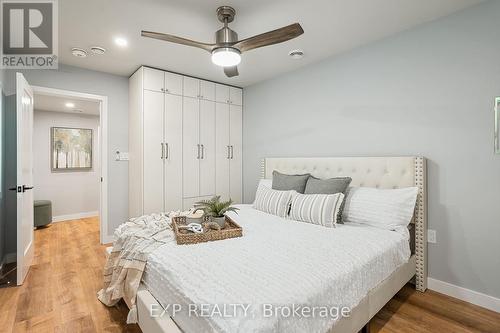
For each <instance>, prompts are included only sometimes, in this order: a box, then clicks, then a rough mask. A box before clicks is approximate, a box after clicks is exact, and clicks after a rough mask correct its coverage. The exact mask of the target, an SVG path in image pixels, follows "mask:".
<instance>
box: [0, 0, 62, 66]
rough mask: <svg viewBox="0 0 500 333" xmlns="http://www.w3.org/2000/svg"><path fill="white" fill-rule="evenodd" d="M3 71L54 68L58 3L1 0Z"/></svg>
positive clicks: (48, 0) (47, 0)
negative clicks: (5, 69)
mask: <svg viewBox="0 0 500 333" xmlns="http://www.w3.org/2000/svg"><path fill="white" fill-rule="evenodd" d="M1 11H2V13H1V17H2V25H1V27H2V34H1V36H2V43H1V44H2V55H1V56H2V58H1V67H2V68H16V69H30V68H36V69H43V68H48V69H55V68H57V0H38V1H36V0H31V1H19V0H1Z"/></svg>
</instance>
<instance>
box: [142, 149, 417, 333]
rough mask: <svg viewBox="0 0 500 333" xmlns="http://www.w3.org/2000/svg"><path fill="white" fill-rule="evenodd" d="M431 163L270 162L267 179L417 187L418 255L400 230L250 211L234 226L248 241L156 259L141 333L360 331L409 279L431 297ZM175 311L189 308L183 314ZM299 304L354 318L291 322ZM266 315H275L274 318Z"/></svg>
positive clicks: (163, 253) (166, 250)
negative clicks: (305, 176)
mask: <svg viewBox="0 0 500 333" xmlns="http://www.w3.org/2000/svg"><path fill="white" fill-rule="evenodd" d="M425 165H426V163H425V159H424V158H422V157H348V158H266V159H264V160H263V161H262V170H261V175H262V178H271V174H272V172H273V170H277V171H280V172H282V173H289V174H297V173H304V172H310V173H311V174H312V175H314V176H316V177H321V178H331V177H336V176H350V177H352V179H353V181H352V183H351V185H352V186H364V187H378V188H399V187H410V186H417V187H418V188H419V195H418V199H417V205H416V209H415V214H414V218H413V221H412V223H413V224H414V225H413V229H414V236H413V237H414V239H412V241H413V243H414V248H415V250H414V253H412V252H411V251H410V245H409V242H408V239H405V238H404V237H402V236H401V235H400V234H398V233H395V232H391V231H387V230H382V229H379V228H375V227H370V226H366V225H365V226H362V225H356V224H345V225H340V226H338V227H336V228H333V229H327V228H324V227H321V226H314V225H310V224H306V223H300V222H292V221H287V220H285V219H282V218H280V217H277V216H273V215H269V214H266V213H263V212H260V211H257V210H255V209H253V208H252V207H251V206H250V205H242V206H240V209H241V211H240V214H239V215H238V216H237V217H236V216H235V217H234V218H235V219H237V221H238V223H240V224H241V225H242V226H243V228H244V230H245V231H244V237H242V238H240V239H230V240H224V241H221V242H212V243H205V244H197V245H195V246H189V245H187V246H178V245H175V244H169V245H165V246H163V247H161V248H160V249H158V250H157V251H155V252H154V253H152V254H151V255H150V257H149V259H148V264H147V266H146V270H145V274H144V276H143V282H142V283H141V286H140V288H139V292H138V293H137V310H138V323H139V326H140V327H141V328H142V330H143V331H144V332H148V333H149V332H152V333H155V332H183V331H184V332H187V333H189V332H211V331H221V332H238V331H239V332H250V331H254V332H269V331H280V332H303V331H318V332H321V331H324V332H326V331H330V332H342V333H343V332H358V331H359V330H361V329H362V328H363V327H364V326H365V325H366V324H367V323H368V322H369V321H370V319H371V318H372V317H373V316H374V315H375V314H376V313H377V312H378V311H379V310H380V309H381V308H382V307H383V306H384V305H385V304H386V303H387V302H388V301H389V300H390V299H391V298H392V297H393V296H394V295H395V294H396V292H397V291H398V290H399V289H401V288H402V287H403V286H404V285H405V284H406V283H408V281H410V280H414V283H415V286H416V289H417V290H419V291H422V292H423V291H425V289H426V239H425V232H424V231H425V229H426V172H425V170H426V167H425ZM350 244H363V246H350ZM332 252H333V253H335V255H332V254H331V253H332ZM227 253H230V254H231V255H227ZM193 267H197V269H193ZM214 303H215V304H219V305H220V307H218V308H217V309H216V308H214V306H213V304H214ZM172 304H178V305H179V306H180V307H181V308H182V310H179V311H175V309H174V308H173V307H172V306H171V305H172ZM189 304H198V305H201V304H212V306H211V308H210V309H208V310H207V311H208V312H206V313H205V314H214V313H215V314H218V313H217V312H210V311H216V310H221V309H222V306H223V304H226V305H236V304H244V305H249V308H248V310H245V311H248V312H245V311H244V310H243V308H240V309H239V310H238V309H235V308H234V307H233V308H231V309H229V310H227V309H226V310H227V313H224V314H223V316H220V315H216V316H204V315H203V313H202V310H203V309H201V307H195V308H192V309H190V310H187V308H189V307H190V305H189ZM292 304H298V305H302V306H303V305H306V306H309V307H313V308H314V307H320V306H328V307H329V308H337V310H338V309H340V308H341V307H343V306H347V307H348V308H350V312H349V316H348V317H343V316H338V317H336V318H333V317H332V316H331V315H330V316H326V317H320V316H315V317H314V318H305V317H303V316H302V317H300V316H299V317H297V316H294V315H288V316H287V315H286V314H287V312H286V311H285V312H283V310H282V309H283V305H284V307H290V306H291V305H292ZM264 306H266V308H265V309H266V310H264ZM152 309H154V311H155V313H156V315H155V316H151V315H150V313H151V310H152ZM159 309H161V310H162V311H161V313H160V312H159V311H158V310H159ZM163 310H165V312H163ZM231 310H232V311H231ZM238 311H239V312H238ZM265 311H267V314H269V313H270V311H274V312H273V315H272V316H270V317H266V316H265V315H264V312H265ZM193 313H195V314H197V315H195V316H193V315H192V314H193ZM249 313H250V314H251V315H248V314H249ZM158 314H161V315H158ZM190 314H191V315H190Z"/></svg>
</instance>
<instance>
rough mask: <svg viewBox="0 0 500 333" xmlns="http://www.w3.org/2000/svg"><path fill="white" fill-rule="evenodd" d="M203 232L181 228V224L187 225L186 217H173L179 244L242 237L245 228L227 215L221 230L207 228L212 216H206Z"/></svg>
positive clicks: (173, 226) (173, 225)
mask: <svg viewBox="0 0 500 333" xmlns="http://www.w3.org/2000/svg"><path fill="white" fill-rule="evenodd" d="M203 221H204V222H203V223H202V225H203V230H204V232H203V233H199V234H197V233H194V232H189V231H184V230H179V228H178V226H179V225H186V224H187V223H186V217H185V216H178V217H173V218H172V228H173V229H174V233H175V239H176V241H177V244H197V243H204V242H211V241H217V240H222V239H226V238H235V237H241V236H242V235H243V229H241V227H240V226H239V225H238V224H237V223H236V222H234V221H233V220H232V219H231V218H229V217H227V216H226V225H225V226H224V228H223V229H221V230H212V229H207V228H205V226H206V223H207V222H210V218H209V217H208V216H206V217H205V218H204V219H203Z"/></svg>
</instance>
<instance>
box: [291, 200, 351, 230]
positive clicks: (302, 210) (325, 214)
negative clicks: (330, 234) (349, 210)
mask: <svg viewBox="0 0 500 333" xmlns="http://www.w3.org/2000/svg"><path fill="white" fill-rule="evenodd" d="M343 200H344V194H343V193H335V194H300V193H297V194H295V195H294V196H293V197H292V203H291V210H290V219H292V220H296V221H302V222H308V223H313V224H318V225H322V226H325V227H330V228H331V227H334V226H335V224H336V223H337V220H338V215H339V211H340V209H341V207H342V201H343Z"/></svg>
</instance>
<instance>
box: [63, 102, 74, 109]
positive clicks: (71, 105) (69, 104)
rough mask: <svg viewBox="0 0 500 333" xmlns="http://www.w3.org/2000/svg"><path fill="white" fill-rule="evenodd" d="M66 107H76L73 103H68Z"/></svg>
mask: <svg viewBox="0 0 500 333" xmlns="http://www.w3.org/2000/svg"><path fill="white" fill-rule="evenodd" d="M65 105H66V107H67V108H74V107H75V103H71V102H68V103H66V104H65Z"/></svg>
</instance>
